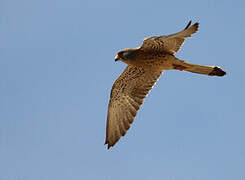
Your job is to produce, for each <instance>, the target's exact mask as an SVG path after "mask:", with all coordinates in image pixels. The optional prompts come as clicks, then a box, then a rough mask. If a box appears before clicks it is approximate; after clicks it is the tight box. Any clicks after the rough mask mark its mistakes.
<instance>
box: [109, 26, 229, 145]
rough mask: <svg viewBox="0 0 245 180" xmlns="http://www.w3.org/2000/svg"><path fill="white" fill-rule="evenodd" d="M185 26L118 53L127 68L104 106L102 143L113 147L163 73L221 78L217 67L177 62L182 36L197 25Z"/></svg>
mask: <svg viewBox="0 0 245 180" xmlns="http://www.w3.org/2000/svg"><path fill="white" fill-rule="evenodd" d="M190 25H191V22H189V23H188V25H187V26H186V28H185V29H184V30H182V31H180V32H179V33H176V34H172V35H168V36H153V37H149V38H146V39H145V40H144V41H143V44H142V46H141V47H137V48H127V49H123V50H121V51H119V52H118V53H117V55H116V57H115V60H116V61H117V60H120V61H122V62H124V63H126V64H128V66H127V67H126V69H125V70H124V72H123V73H122V74H121V75H120V76H119V78H118V79H117V80H116V81H115V82H114V84H113V86H112V90H111V96H110V102H109V107H108V116H107V128H106V141H105V144H108V148H110V147H111V146H113V145H114V144H115V143H116V142H117V141H118V140H119V139H120V137H121V136H124V135H125V134H126V131H127V130H128V129H129V128H130V125H131V124H132V123H133V120H134V117H135V116H136V114H137V111H138V110H139V108H140V106H141V104H142V103H143V100H144V98H145V96H146V95H147V94H148V92H149V91H150V90H151V89H152V87H153V86H154V84H155V83H156V81H157V79H158V78H159V77H160V75H161V74H162V72H163V70H170V69H176V70H181V71H182V70H184V71H189V72H193V73H198V74H205V75H209V76H224V75H225V74H226V73H225V72H224V71H223V70H222V69H221V68H219V67H217V66H204V65H197V64H192V63H188V62H185V61H182V60H179V59H178V58H176V57H175V55H174V53H175V52H177V51H178V50H179V49H180V47H181V45H182V44H183V42H184V39H185V38H186V37H190V36H191V35H192V34H193V33H195V32H196V31H197V29H198V25H199V24H198V23H195V24H193V25H192V26H190Z"/></svg>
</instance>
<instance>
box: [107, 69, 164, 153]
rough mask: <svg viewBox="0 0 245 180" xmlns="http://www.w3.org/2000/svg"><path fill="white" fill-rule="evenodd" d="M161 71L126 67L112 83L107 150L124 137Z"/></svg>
mask: <svg viewBox="0 0 245 180" xmlns="http://www.w3.org/2000/svg"><path fill="white" fill-rule="evenodd" d="M161 73H162V71H151V70H145V69H143V68H139V67H134V66H130V65H129V66H127V67H126V69H125V70H124V72H123V73H122V74H121V75H120V76H119V78H118V79H117V80H116V81H115V82H114V84H113V86H112V89H111V96H110V102H109V106H108V115H107V125H106V140H105V144H108V149H109V148H110V147H111V146H113V145H114V144H115V143H116V142H117V141H118V140H119V139H120V138H121V136H124V135H125V134H126V132H127V130H128V129H129V128H130V125H131V124H132V123H133V120H134V117H135V116H136V113H137V111H138V110H139V108H140V105H141V104H142V103H143V100H144V98H145V97H146V95H147V94H148V92H149V91H150V90H151V89H152V87H153V86H154V84H155V83H156V81H157V79H158V78H159V77H160V75H161Z"/></svg>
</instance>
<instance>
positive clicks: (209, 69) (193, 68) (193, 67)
mask: <svg viewBox="0 0 245 180" xmlns="http://www.w3.org/2000/svg"><path fill="white" fill-rule="evenodd" d="M173 68H174V69H177V70H181V71H188V72H192V73H197V74H205V75H208V76H224V75H226V72H225V71H223V70H222V69H221V68H220V67H217V66H205V65H198V64H192V63H188V62H185V61H181V60H179V59H176V60H175V61H174V63H173Z"/></svg>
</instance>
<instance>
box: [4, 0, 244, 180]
mask: <svg viewBox="0 0 245 180" xmlns="http://www.w3.org/2000/svg"><path fill="white" fill-rule="evenodd" d="M244 17H245V1H242V0H240V1H238V0H237V1H225V0H223V1H222V0H216V1H210V0H207V1H194V0H192V1H188V0H187V1H176V0H172V1H160V0H159V1H145V0H141V1H132V0H123V1H118V0H105V1H100V0H91V1H89V0H87V1H85V0H69V1H68V0H22V1H19V0H1V1H0V92H1V93H0V180H97V179H100V180H114V179H117V180H125V179H141V180H151V179H166V180H217V179H220V180H221V179H222V180H231V179H245V163H244V162H245V141H244V137H245V131H244V127H245V108H244V101H245V96H244V93H245V83H244V77H245V76H244V67H245V60H244V57H243V52H244V51H245V48H244V41H245V23H244ZM189 20H192V21H193V22H196V21H198V22H200V29H199V31H198V32H197V33H196V34H195V35H194V36H193V37H192V38H189V39H188V40H187V41H186V43H185V44H184V46H183V48H182V49H181V51H180V52H179V53H177V54H176V56H177V57H179V58H180V59H183V60H187V61H190V62H193V63H199V64H206V65H218V66H221V67H222V68H223V69H224V70H226V71H227V73H228V74H227V76H225V77H207V76H203V75H197V74H192V73H188V72H177V71H167V72H164V74H163V76H162V77H161V78H160V80H159V81H158V83H157V85H156V86H155V87H154V88H153V90H152V91H151V93H150V95H149V96H148V98H147V99H146V100H145V103H144V105H143V106H142V109H141V110H140V111H139V113H138V115H137V117H136V119H135V122H134V124H133V126H132V128H131V129H130V130H129V132H128V134H127V135H126V136H125V137H123V138H122V139H121V140H120V141H119V143H118V144H117V145H116V146H114V147H113V148H112V149H110V150H109V151H108V150H107V149H106V146H104V145H103V144H104V138H105V126H106V116H107V105H108V100H109V94H110V89H111V86H112V83H113V81H114V80H115V79H116V78H117V77H118V75H119V74H120V73H121V72H122V71H123V69H124V68H125V64H123V63H120V62H119V63H115V62H114V56H115V54H116V52H117V51H118V50H120V49H122V48H127V47H136V46H139V45H140V44H141V42H142V40H143V39H144V38H145V37H147V36H152V35H161V34H169V33H175V32H177V31H179V30H181V29H182V28H184V27H185V25H186V24H187V23H188V21H189Z"/></svg>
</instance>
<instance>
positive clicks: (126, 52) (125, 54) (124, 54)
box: [122, 51, 129, 59]
mask: <svg viewBox="0 0 245 180" xmlns="http://www.w3.org/2000/svg"><path fill="white" fill-rule="evenodd" d="M128 55H129V52H128V51H125V52H123V53H122V56H123V59H128Z"/></svg>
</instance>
